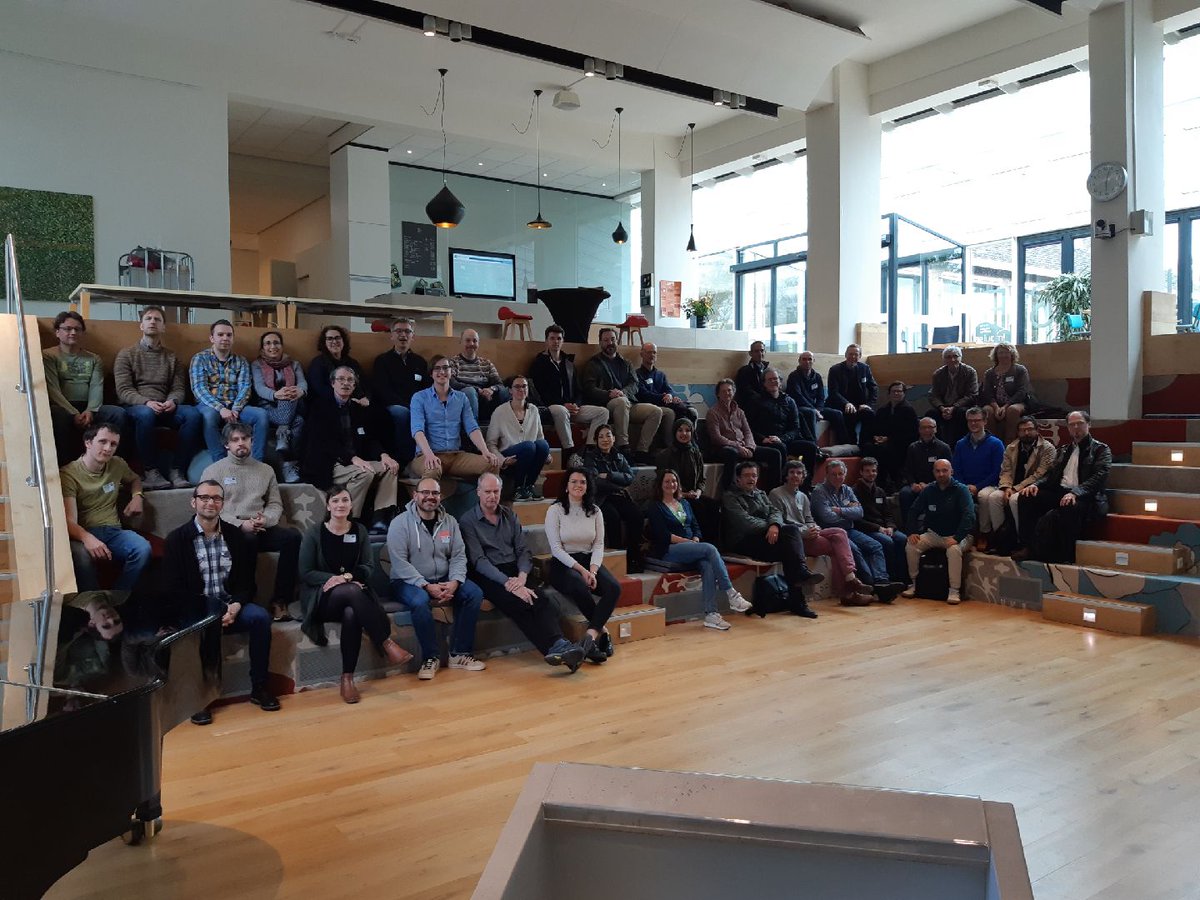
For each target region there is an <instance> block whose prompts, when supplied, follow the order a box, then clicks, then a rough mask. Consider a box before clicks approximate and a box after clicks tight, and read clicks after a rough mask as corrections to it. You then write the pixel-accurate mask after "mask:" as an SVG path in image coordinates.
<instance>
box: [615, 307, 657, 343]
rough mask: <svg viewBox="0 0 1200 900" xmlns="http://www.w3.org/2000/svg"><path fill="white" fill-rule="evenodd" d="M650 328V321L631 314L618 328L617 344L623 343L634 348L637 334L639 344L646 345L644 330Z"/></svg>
mask: <svg viewBox="0 0 1200 900" xmlns="http://www.w3.org/2000/svg"><path fill="white" fill-rule="evenodd" d="M649 327H650V320H649V319H647V318H646V317H645V316H639V315H636V314H631V315H628V316H626V317H625V321H624V322H622V323H621V324H620V325H618V326H617V330H618V334H617V343H618V344H620V343H622V342H624V343H627V344H629V346H630V347H632V346H633V333H634V332H635V331H636V332H637V338H638V344H644V343H645V341H643V340H642V329H643V328H649Z"/></svg>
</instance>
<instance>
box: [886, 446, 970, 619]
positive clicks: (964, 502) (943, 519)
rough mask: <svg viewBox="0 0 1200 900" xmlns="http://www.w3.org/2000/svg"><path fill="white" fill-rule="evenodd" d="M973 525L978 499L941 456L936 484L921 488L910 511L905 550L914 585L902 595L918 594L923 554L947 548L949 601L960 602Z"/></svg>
mask: <svg viewBox="0 0 1200 900" xmlns="http://www.w3.org/2000/svg"><path fill="white" fill-rule="evenodd" d="M922 516H924V517H925V527H924V529H923V530H921V529H918V527H917V524H918V523H919V522H920V519H921V517H922ZM974 527H975V501H974V499H972V497H971V492H970V491H969V490H967V486H966V485H965V484H963V483H962V482H961V481H955V480H954V467H953V466H952V465H950V460H948V459H939V460H938V461H937V462H935V463H934V464H933V484H931V485H929V486H928V487H926V488H925V490H923V491H921V493H920V494H919V495H918V496H917V499H916V500H915V501H913V505H912V508H911V509H910V510H909V511H908V544H907V545H906V546H905V548H904V552H905V555H906V556H907V557H908V574H909V575H910V576H912V580H913V586H912V587H910V588H909V589H908V590H906V591H904V592H903V593H902V594H901V595H900V596H901V597H915V596H916V594H917V589H916V581H917V569H918V568H919V567H920V564H921V554H922V553H924V552H925V551H926V550H935V549H939V548H941V549H944V550H945V551H946V563H947V565H948V567H949V569H950V593H949V594H948V595H947V597H946V602H947V603H950V604H955V603H958V602H959V601H960V600H961V599H962V597H961V596H960V595H959V592H958V591H959V586H960V585H961V584H962V566H963V554H964V553H966V552H967V551H968V550H970V549H971V529H972V528H974Z"/></svg>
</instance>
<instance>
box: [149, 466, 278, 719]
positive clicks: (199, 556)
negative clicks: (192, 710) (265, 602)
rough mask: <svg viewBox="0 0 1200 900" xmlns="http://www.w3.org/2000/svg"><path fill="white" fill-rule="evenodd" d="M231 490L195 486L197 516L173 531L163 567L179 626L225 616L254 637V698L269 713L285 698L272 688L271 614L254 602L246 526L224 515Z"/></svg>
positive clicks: (212, 484)
mask: <svg viewBox="0 0 1200 900" xmlns="http://www.w3.org/2000/svg"><path fill="white" fill-rule="evenodd" d="M224 503H225V489H224V488H223V487H221V484H220V482H217V481H213V480H208V481H202V482H200V484H198V485H196V487H195V488H193V490H192V509H194V510H195V511H196V515H195V516H194V517H193V518H191V519H189V520H188V521H187V522H184V523H183V524H182V525H180V526H179V527H178V528H176V529H175V530H174V531H172V532H171V533H170V534H168V535H167V540H166V551H165V557H164V560H163V569H164V571H165V573H166V575H165V578H166V584H165V587H166V591H167V597H168V598H169V603H170V604H171V605H172V606H173V608H174V610H175V615H174V619H175V624H176V625H187V624H191V623H193V622H198V621H200V620H201V619H203V618H205V617H206V616H210V615H220V616H221V625H222V626H223V628H224V630H225V632H226V633H229V634H242V633H245V634H248V635H249V638H250V702H251V703H254V704H256V705H257V706H260V707H262V708H263V709H264V710H265V711H267V712H274V711H275V710H277V709H279V701H278V700H277V699H276V698H275V697H274V696H273V695H272V694H271V692H270V691H268V690H267V664H268V662H269V661H270V658H271V614H270V613H269V612H267V610H266V608H265V607H262V606H259V605H258V604H257V603H255V602H254V560H255V557H254V554H253V553H251V552H250V551H249V549H248V548H247V546H246V543H245V541H244V540H243V539H242V536H241V529H239V528H238V527H237V526H236V525H230V524H229V523H228V522H225V521H222V519H221V508H222V506H223V505H224ZM192 721H193V722H194V723H195V724H197V725H210V724H212V711H211V710H208V709H203V710H201V711H200V712H198V713H196V714H195V715H193V716H192Z"/></svg>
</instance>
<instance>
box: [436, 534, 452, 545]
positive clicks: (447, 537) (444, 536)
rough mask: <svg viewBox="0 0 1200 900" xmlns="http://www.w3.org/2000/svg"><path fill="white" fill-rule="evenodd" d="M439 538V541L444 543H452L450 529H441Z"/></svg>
mask: <svg viewBox="0 0 1200 900" xmlns="http://www.w3.org/2000/svg"><path fill="white" fill-rule="evenodd" d="M437 539H438V540H439V541H441V542H442V543H443V544H448V543H450V532H449V531H439V532H438V536H437Z"/></svg>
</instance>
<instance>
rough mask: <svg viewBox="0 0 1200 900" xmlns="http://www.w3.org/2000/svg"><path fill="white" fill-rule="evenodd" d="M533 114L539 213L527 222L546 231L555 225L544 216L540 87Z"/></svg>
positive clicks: (530, 225) (534, 96)
mask: <svg viewBox="0 0 1200 900" xmlns="http://www.w3.org/2000/svg"><path fill="white" fill-rule="evenodd" d="M533 115H534V121H535V122H536V123H537V171H536V172H534V173H533V174H534V177H535V178H537V200H538V214H537V218H536V219H534V220H533V221H532V222H526V223H525V224H526V225H528V226H529V227H530V228H533V229H535V230H537V231H545V230H546V229H547V228H552V227H554V226H552V225H551V224H550V223H549V222H547V221H546V220H545V219H543V218H542V92H541V90H540V89H539V90H536V91H534V92H533Z"/></svg>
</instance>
